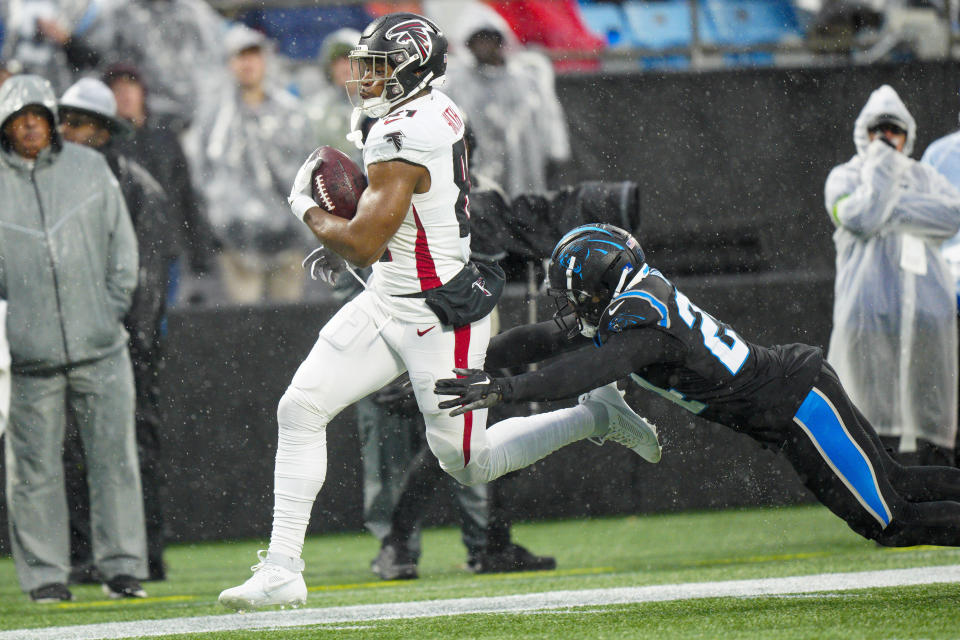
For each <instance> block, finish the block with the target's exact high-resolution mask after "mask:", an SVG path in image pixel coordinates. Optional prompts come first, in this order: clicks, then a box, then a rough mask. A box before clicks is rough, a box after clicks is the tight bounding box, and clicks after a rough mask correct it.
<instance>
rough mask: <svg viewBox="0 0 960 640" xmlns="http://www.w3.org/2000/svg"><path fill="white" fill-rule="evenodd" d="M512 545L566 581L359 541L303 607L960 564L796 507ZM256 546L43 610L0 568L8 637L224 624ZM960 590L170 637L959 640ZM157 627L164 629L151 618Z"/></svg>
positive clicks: (233, 548) (320, 564)
mask: <svg viewBox="0 0 960 640" xmlns="http://www.w3.org/2000/svg"><path fill="white" fill-rule="evenodd" d="M514 537H515V539H516V541H518V542H519V543H521V544H524V545H525V546H527V547H529V548H530V549H531V550H533V551H535V552H537V553H541V554H544V553H549V554H553V555H555V556H556V557H557V562H558V567H559V568H558V570H557V571H554V572H543V573H522V574H498V575H485V576H473V575H471V574H468V573H466V572H465V571H464V570H463V569H462V564H463V561H464V555H465V552H464V549H463V545H462V544H461V543H460V540H459V531H458V530H456V529H436V530H430V531H427V532H425V534H424V540H423V547H424V555H423V558H422V560H421V563H420V575H421V579H420V580H416V581H411V582H381V581H377V580H376V579H375V578H374V577H373V576H372V574H370V573H369V570H368V569H367V567H368V565H369V561H370V559H371V558H372V557H373V556H374V555H375V554H376V551H377V544H376V542H375V541H374V539H373V538H372V537H371V536H369V535H365V534H341V535H327V536H318V537H312V538H310V539H309V540H308V542H307V545H306V547H305V551H304V559H305V560H306V563H307V569H306V572H305V574H304V577H305V579H306V582H307V585H308V588H309V589H310V597H309V600H308V606H312V607H334V606H342V605H357V604H373V603H390V602H404V601H415V600H432V599H444V598H462V597H475V596H497V595H506V594H520V593H535V592H541V591H552V590H578V589H599V588H606V587H624V586H642V585H657V584H676V583H687V582H705V581H723V580H740V579H750V578H770V577H784V576H796V575H807V574H817V573H827V572H831V573H832V572H851V571H866V570H876V569H892V568H905V567H923V566H933V565H947V564H960V549H956V550H955V549H948V548H934V547H913V548H907V549H896V550H890V549H882V548H879V547H877V546H876V545H875V544H873V543H872V542H869V541H866V540H864V539H862V538H860V537H859V536H857V535H855V534H854V533H853V532H851V531H850V530H849V529H847V527H846V525H844V524H843V523H842V522H841V521H840V520H839V519H837V518H836V517H834V516H833V515H832V514H830V513H829V512H828V511H827V510H826V509H823V508H822V507H791V508H782V509H753V510H744V511H723V512H707V513H686V514H670V515H657V516H644V517H624V518H609V519H591V520H577V521H564V522H551V523H537V524H524V525H517V526H515V527H514ZM259 546H263V543H257V542H237V543H210V544H201V545H180V546H174V547H171V548H170V549H169V550H168V553H167V559H168V563H169V565H170V570H169V580H167V581H166V582H162V583H147V585H146V586H147V589H148V591H149V593H150V598H147V599H145V600H124V601H113V600H107V599H106V598H105V596H103V594H102V592H101V591H100V588H99V586H96V585H91V586H76V587H73V591H74V594H75V596H76V598H77V600H76V601H75V602H71V603H64V604H58V605H35V604H33V603H30V602H29V600H28V599H27V597H26V596H25V595H24V594H22V593H20V591H19V589H18V588H17V582H16V576H15V572H14V568H13V563H12V561H11V560H10V559H9V558H5V559H2V560H0V630H8V629H22V628H39V627H47V626H59V625H81V624H91V623H97V622H107V621H130V620H160V619H163V618H174V617H181V616H201V615H212V614H221V613H226V610H224V609H223V608H222V607H220V606H219V605H218V604H217V602H216V598H217V595H218V594H219V592H220V590H222V589H223V588H225V587H228V586H234V585H235V584H239V583H240V582H242V581H243V580H245V579H246V578H247V577H248V576H249V575H250V574H249V570H248V569H249V565H250V564H253V563H254V562H255V560H256V557H255V551H256V549H257V548H258V547H259ZM958 597H960V585H957V584H938V585H919V586H911V587H898V588H887V589H872V590H865V591H851V592H840V593H827V594H823V595H814V594H804V595H784V596H767V597H759V598H715V599H698V600H683V601H674V602H654V603H643V604H631V605H615V606H609V607H583V608H574V609H568V610H559V611H550V612H537V613H524V614H483V615H476V614H473V615H462V616H454V617H437V618H421V619H414V620H384V621H373V622H364V623H351V624H335V625H317V626H311V627H309V628H289V629H273V630H269V631H231V632H223V631H221V632H216V633H212V634H204V635H196V634H194V635H193V636H182V635H181V636H163V637H169V638H174V637H176V638H186V637H202V638H217V639H220V638H223V639H225V640H235V639H240V638H265V637H270V638H278V639H282V640H285V639H292V638H323V637H333V636H334V635H336V636H337V637H344V638H411V637H416V638H443V639H444V640H447V639H448V638H449V637H451V636H457V637H464V638H467V637H469V638H506V637H511V638H566V637H591V638H634V637H644V636H649V635H650V634H657V635H658V636H663V637H670V638H743V637H751V638H753V637H768V638H778V639H779V638H811V637H816V638H868V637H870V638H876V637H884V638H956V637H960V611H958V607H957V606H956V603H957V601H958ZM155 628H159V629H162V628H163V623H162V622H158V623H157V625H156V626H155Z"/></svg>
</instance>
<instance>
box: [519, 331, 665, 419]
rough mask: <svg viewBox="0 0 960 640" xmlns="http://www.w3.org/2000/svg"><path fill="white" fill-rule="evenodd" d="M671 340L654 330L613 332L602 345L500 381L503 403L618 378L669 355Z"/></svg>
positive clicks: (553, 396)
mask: <svg viewBox="0 0 960 640" xmlns="http://www.w3.org/2000/svg"><path fill="white" fill-rule="evenodd" d="M669 340H670V339H669V338H668V337H667V336H666V335H664V334H663V333H661V332H660V331H657V330H656V329H635V330H630V331H624V332H623V333H618V334H615V335H612V336H611V337H610V339H609V340H608V341H607V342H605V343H604V345H603V346H602V347H599V348H597V347H590V346H585V347H582V348H580V349H578V350H576V351H574V352H573V353H570V354H567V355H565V356H563V357H560V358H558V359H556V360H554V361H553V362H551V363H549V364H547V365H545V366H543V367H542V368H540V369H537V370H536V371H530V372H528V373H523V374H520V375H517V376H511V377H509V378H503V379H501V380H500V382H501V384H502V385H503V388H504V401H505V402H518V401H534V402H546V401H550V400H562V399H564V398H571V397H575V396H577V395H580V394H581V393H586V392H587V391H590V390H591V389H596V388H597V387H600V386H603V385H605V384H608V383H610V382H613V381H615V380H620V379H621V378H625V377H627V376H629V375H630V374H631V373H633V372H635V371H638V370H640V369H642V368H643V367H645V366H647V365H649V364H652V363H654V362H661V361H665V360H667V359H669V358H671V357H672V356H671V355H670V349H671V344H670V341H669Z"/></svg>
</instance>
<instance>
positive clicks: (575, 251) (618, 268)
mask: <svg viewBox="0 0 960 640" xmlns="http://www.w3.org/2000/svg"><path fill="white" fill-rule="evenodd" d="M643 264H644V255H643V249H642V248H641V247H640V243H639V242H637V240H636V239H635V238H634V237H633V236H632V235H630V234H629V233H627V232H626V231H624V230H623V229H621V228H619V227H615V226H614V225H612V224H604V223H596V224H585V225H583V226H580V227H577V228H576V229H574V230H573V231H570V232H569V233H567V234H566V235H565V236H563V237H562V238H561V239H560V242H558V243H557V246H556V247H554V249H553V254H552V255H551V256H550V266H549V267H548V269H547V278H548V288H547V294H548V295H550V296H551V297H552V298H554V301H555V302H556V304H557V312H556V313H555V314H554V316H553V317H554V320H555V321H556V322H557V324H558V325H560V327H561V328H562V329H564V330H565V331H567V332H568V335H569V336H571V337H573V336H575V335H576V334H577V333H582V334H584V335H587V336H588V337H591V336H592V335H593V334H594V333H595V332H596V327H597V323H598V322H599V321H600V316H601V315H602V314H603V311H604V309H606V308H607V306H608V305H609V304H610V301H611V300H612V299H613V298H614V296H616V295H618V294H619V293H620V292H621V291H622V290H623V287H624V286H625V285H626V284H627V283H628V282H629V281H630V277H631V274H633V272H634V271H635V270H638V269H640V267H642V266H643ZM571 312H573V313H575V314H576V318H577V323H576V325H571V324H570V323H569V316H570V313H571Z"/></svg>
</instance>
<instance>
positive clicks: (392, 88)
mask: <svg viewBox="0 0 960 640" xmlns="http://www.w3.org/2000/svg"><path fill="white" fill-rule="evenodd" d="M349 59H350V80H348V81H347V96H349V98H350V104H352V105H353V106H354V107H355V108H359V109H360V110H362V111H363V113H364V114H365V115H367V116H369V117H371V118H382V117H383V116H385V115H387V113H388V112H389V111H390V108H391V107H392V106H393V105H394V104H395V103H396V102H398V101H399V100H401V99H402V98H403V97H404V90H403V86H402V85H401V84H400V80H399V79H398V78H397V70H398V69H401V68H403V67H404V66H406V64H410V63H415V62H416V61H411V60H409V59H408V55H407V52H406V51H392V52H386V51H368V50H366V49H364V48H357V49H354V50H353V51H351V52H350V56H349ZM405 63H406V64H405ZM377 83H382V84H383V90H382V91H381V92H380V95H379V96H371V97H369V98H364V97H363V96H362V95H361V93H360V90H361V89H362V88H364V87H372V86H374V85H376V84H377Z"/></svg>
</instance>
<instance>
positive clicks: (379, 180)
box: [303, 160, 430, 267]
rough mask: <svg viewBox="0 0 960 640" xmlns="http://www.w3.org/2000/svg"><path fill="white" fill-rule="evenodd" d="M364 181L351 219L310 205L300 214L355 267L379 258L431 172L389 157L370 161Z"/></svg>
mask: <svg viewBox="0 0 960 640" xmlns="http://www.w3.org/2000/svg"><path fill="white" fill-rule="evenodd" d="M367 181H368V186H367V188H366V190H365V191H364V192H363V195H362V196H360V201H359V202H358V203H357V215H355V216H354V217H353V219H352V220H344V219H343V218H340V217H338V216H335V215H333V214H331V213H328V212H326V211H324V210H323V209H322V208H320V207H310V208H309V209H307V211H306V212H305V213H304V214H303V221H304V223H306V225H307V226H308V227H310V230H311V231H313V234H314V235H315V236H317V238H318V239H319V240H320V242H322V243H323V246H325V247H327V248H328V249H330V250H332V251H335V252H336V253H337V254H339V255H340V256H342V257H343V258H344V259H345V260H346V261H347V262H349V263H351V264H353V265H355V266H358V267H368V266H370V265H371V264H373V263H374V262H376V261H377V260H379V259H380V256H381V255H383V252H384V250H385V249H386V248H387V243H388V242H390V238H392V237H393V234H395V233H396V232H397V229H399V228H400V224H401V223H402V222H403V219H404V217H406V215H407V211H408V210H409V209H410V200H411V198H412V197H413V194H414V193H424V192H426V191H427V190H428V189H429V188H430V173H429V172H428V171H427V169H426V168H425V167H422V166H420V165H415V164H410V163H408V162H401V161H399V160H390V161H386V162H377V163H374V164H371V165H369V166H368V167H367Z"/></svg>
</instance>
